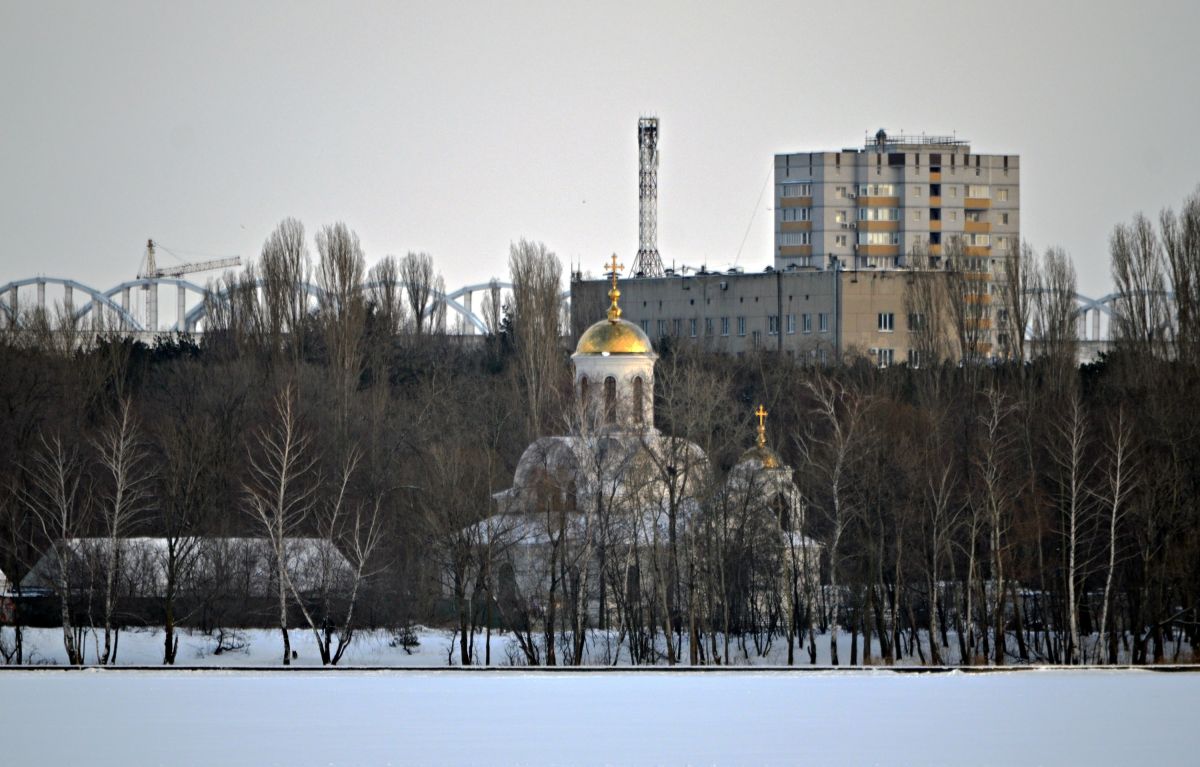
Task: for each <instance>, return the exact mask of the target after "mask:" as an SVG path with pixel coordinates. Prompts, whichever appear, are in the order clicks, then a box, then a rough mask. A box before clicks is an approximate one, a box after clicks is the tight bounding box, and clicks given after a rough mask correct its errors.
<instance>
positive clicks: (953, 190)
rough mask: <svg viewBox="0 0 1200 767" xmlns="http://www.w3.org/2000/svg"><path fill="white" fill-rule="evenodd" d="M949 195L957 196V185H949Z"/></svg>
mask: <svg viewBox="0 0 1200 767" xmlns="http://www.w3.org/2000/svg"><path fill="white" fill-rule="evenodd" d="M950 196H951V197H958V187H957V186H955V185H953V184H951V185H950Z"/></svg>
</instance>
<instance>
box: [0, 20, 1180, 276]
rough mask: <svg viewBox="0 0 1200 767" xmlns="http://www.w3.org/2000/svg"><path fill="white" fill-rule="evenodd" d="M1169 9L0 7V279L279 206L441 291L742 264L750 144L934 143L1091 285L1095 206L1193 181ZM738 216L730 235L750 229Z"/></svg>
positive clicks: (253, 221)
mask: <svg viewBox="0 0 1200 767" xmlns="http://www.w3.org/2000/svg"><path fill="white" fill-rule="evenodd" d="M1198 30H1200V2H1196V1H1195V0H1181V1H1180V2H1173V3H1166V2H1145V1H1143V2H1136V3H1131V2H1061V3H1051V2H1045V3H1036V2H1028V3H1026V2H995V1H993V2H986V3H984V2H979V3H976V2H971V1H970V0H953V1H952V2H923V3H908V2H898V1H897V0H891V1H890V2H874V1H872V0H858V1H857V2H839V3H834V2H822V3H812V2H797V1H796V0H792V1H791V2H782V3H754V2H739V3H730V4H727V5H726V4H717V3H698V2H691V3H687V2H679V3H665V2H663V3H659V2H648V1H646V0H643V1H642V2H630V3H618V2H589V3H573V2H562V1H561V0H560V1H559V2H547V3H478V4H476V3H465V2H454V3H438V2H426V3H399V2H393V3H349V2H338V3H324V4H317V3H296V2H288V3H267V2H255V3H249V2H236V3H222V2H204V3H195V4H185V3H179V2H161V0H158V1H157V2H147V3H132V2H104V3H80V4H71V5H63V4H59V3H48V2H18V0H0V116H2V119H0V135H2V137H3V138H2V140H0V230H2V235H0V236H2V240H0V242H2V244H0V283H3V282H7V281H8V280H10V279H15V278H20V277H27V276H32V275H34V274H38V273H41V274H46V275H51V276H70V277H75V278H76V279H79V280H82V281H84V282H86V283H89V284H91V285H93V286H94V287H98V288H106V287H109V286H111V285H113V284H115V283H117V282H119V281H121V280H124V279H128V278H131V277H132V276H133V275H134V273H135V271H136V269H137V266H138V262H139V260H140V258H141V253H142V244H143V243H144V241H145V239H146V238H147V237H149V236H152V237H154V238H155V239H157V240H159V241H161V242H162V243H164V244H166V245H167V246H168V247H170V248H172V249H173V250H176V251H190V252H194V253H201V254H213V255H223V254H233V253H237V254H241V255H242V256H243V257H247V256H250V257H252V256H256V255H257V254H258V252H259V250H260V248H261V245H262V241H263V239H264V238H265V237H266V236H267V234H268V233H269V231H270V230H271V229H272V227H274V225H275V224H276V223H277V222H278V221H279V220H280V219H281V218H283V217H285V216H295V217H297V218H299V219H301V220H302V221H303V222H304V223H305V224H306V226H307V227H308V229H309V232H310V235H311V233H313V232H315V231H316V229H317V228H318V227H319V226H320V225H322V224H325V223H330V222H333V221H336V220H344V221H346V222H347V223H348V224H349V225H350V226H351V227H352V228H354V229H355V230H356V231H357V232H358V234H359V236H360V237H361V239H362V242H363V245H364V247H365V250H366V252H367V258H368V261H369V262H372V263H373V262H374V261H375V260H377V259H378V258H380V257H381V256H383V255H385V254H388V253H395V254H403V253H404V252H406V251H408V250H426V251H429V252H430V253H432V254H433V255H434V257H435V259H436V262H437V264H438V267H439V268H440V269H441V271H442V272H443V273H444V274H445V276H446V280H447V284H448V285H449V286H451V287H456V286H458V285H461V284H464V283H466V282H468V281H484V280H486V279H488V278H489V277H491V276H493V275H495V276H504V274H505V272H506V259H507V250H508V244H509V242H510V241H512V240H514V239H517V238H519V237H522V236H525V237H529V238H534V239H539V240H543V241H544V242H545V243H546V244H547V245H548V246H549V247H550V248H551V249H553V250H554V251H555V252H557V253H558V254H559V255H560V256H561V257H562V258H563V259H564V261H567V262H576V261H582V263H583V265H584V268H586V269H590V270H592V271H594V272H596V271H599V269H600V265H601V262H602V261H603V259H604V258H605V257H606V256H608V254H610V253H611V252H613V251H616V252H617V253H618V254H619V255H621V256H622V257H623V258H624V259H625V263H627V264H628V263H630V261H631V259H632V255H633V253H634V252H635V251H636V249H637V152H636V122H637V118H638V116H639V115H642V114H655V115H657V116H658V117H659V118H660V119H661V121H662V130H661V139H660V149H661V157H662V164H661V167H660V172H659V216H660V225H659V246H660V250H661V251H662V253H663V257H664V260H665V261H666V262H667V263H668V264H669V263H670V262H672V261H675V262H677V263H689V264H700V263H703V262H706V261H707V262H708V263H709V264H721V263H726V262H729V261H731V260H732V259H733V258H734V256H735V254H736V253H737V252H738V248H739V245H741V243H742V239H743V236H744V235H745V234H746V232H747V227H748V225H749V226H750V229H749V236H748V238H747V239H746V241H745V246H744V249H743V251H742V255H741V260H740V263H741V264H742V265H744V266H746V267H747V268H756V269H757V268H762V267H764V266H766V265H767V264H769V263H770V262H771V216H770V212H769V210H768V207H769V206H770V204H771V195H770V193H769V192H768V193H767V194H766V195H764V196H763V198H762V200H761V202H759V203H758V205H757V208H758V210H757V212H756V210H755V207H756V201H758V199H759V194H760V192H761V191H762V188H763V184H764V181H765V180H766V179H767V175H768V173H769V172H770V168H771V163H772V156H773V155H774V154H775V153H776V152H781V151H799V150H821V149H832V148H839V147H843V146H854V145H857V144H859V143H861V141H862V139H863V135H864V132H866V131H871V132H873V131H874V130H875V129H877V128H879V127H885V128H887V129H889V130H892V131H897V130H901V129H903V130H904V131H906V132H920V131H926V132H928V133H943V132H944V133H949V132H951V131H957V133H958V135H959V137H962V138H967V139H969V140H971V142H972V144H973V148H974V149H975V150H976V151H980V152H996V153H998V152H1005V153H1016V154H1020V155H1021V162H1022V169H1021V181H1022V185H1023V193H1022V194H1023V197H1022V206H1021V213H1022V221H1023V232H1022V233H1023V235H1024V236H1025V237H1026V238H1027V239H1029V240H1030V241H1031V242H1033V243H1034V244H1035V246H1037V247H1038V248H1044V247H1046V246H1048V245H1062V246H1063V247H1065V248H1067V249H1068V251H1069V252H1070V253H1071V254H1072V256H1073V257H1074V259H1075V263H1076V266H1077V269H1078V271H1079V274H1080V285H1081V288H1082V289H1083V290H1084V291H1085V292H1091V293H1093V294H1098V293H1101V292H1104V291H1106V290H1107V289H1108V285H1109V279H1108V265H1107V256H1106V244H1107V239H1108V234H1109V232H1110V230H1111V228H1112V226H1113V225H1114V224H1115V223H1117V222H1119V221H1124V220H1127V219H1128V218H1129V217H1130V216H1131V215H1132V214H1133V212H1134V211H1137V210H1145V211H1148V212H1157V211H1158V210H1159V209H1160V208H1161V207H1163V206H1164V205H1178V203H1179V201H1180V200H1181V199H1182V198H1183V197H1184V196H1185V195H1186V194H1187V193H1189V192H1190V191H1191V190H1193V189H1194V188H1195V187H1196V185H1197V183H1200V139H1197V138H1196V129H1197V126H1200V98H1198V97H1197V93H1198V92H1200V77H1198V75H1200V64H1198V63H1197V56H1196V49H1197V45H1198V43H1200V31H1198ZM751 220H753V224H752V225H751Z"/></svg>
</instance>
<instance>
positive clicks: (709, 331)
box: [704, 317, 713, 336]
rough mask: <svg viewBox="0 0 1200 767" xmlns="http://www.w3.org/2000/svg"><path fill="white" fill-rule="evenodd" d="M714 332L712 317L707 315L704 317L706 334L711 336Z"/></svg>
mask: <svg viewBox="0 0 1200 767" xmlns="http://www.w3.org/2000/svg"><path fill="white" fill-rule="evenodd" d="M712 334H713V321H712V317H705V318H704V335H706V336H711V335H712Z"/></svg>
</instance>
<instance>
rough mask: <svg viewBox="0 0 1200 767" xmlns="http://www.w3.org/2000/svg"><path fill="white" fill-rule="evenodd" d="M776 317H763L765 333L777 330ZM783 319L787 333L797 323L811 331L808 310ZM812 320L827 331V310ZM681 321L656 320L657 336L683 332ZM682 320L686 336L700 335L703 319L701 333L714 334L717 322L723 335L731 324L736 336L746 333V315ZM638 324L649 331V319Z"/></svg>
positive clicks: (811, 317)
mask: <svg viewBox="0 0 1200 767" xmlns="http://www.w3.org/2000/svg"><path fill="white" fill-rule="evenodd" d="M779 319H780V317H779V315H777V314H772V315H769V316H768V317H767V333H768V334H770V335H777V334H778V333H779ZM797 319H798V320H799V324H797ZM731 320H732V323H731ZM783 320H784V327H785V330H784V332H785V333H787V334H788V335H791V334H793V333H796V332H797V327H799V328H800V330H799V332H801V333H812V332H813V315H812V314H799V315H796V314H785V315H784V316H783ZM816 320H817V322H816V330H817V332H818V333H828V332H829V314H828V313H826V312H821V313H819V314H817V315H816ZM684 322H685V320H682V319H674V320H659V321H658V328H657V330H658V335H659V337H664V336H668V335H673V336H682V335H684V332H683V329H684V325H683V323H684ZM686 322H687V335H688V336H690V337H691V338H699V337H700V329H701V322H703V323H704V324H703V329H704V335H705V336H714V335H716V334H717V333H716V328H717V323H718V322H719V323H720V328H721V335H723V336H728V335H731V328H732V327H736V328H737V335H739V336H744V335H746V318H745V317H705V318H703V319H701V318H699V317H692V318H691V319H688V320H686ZM640 324H641V326H642V332H643V333H645V334H646V335H650V330H651V328H650V320H642V321H641V323H640Z"/></svg>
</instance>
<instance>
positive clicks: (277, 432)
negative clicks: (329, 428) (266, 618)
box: [245, 384, 319, 666]
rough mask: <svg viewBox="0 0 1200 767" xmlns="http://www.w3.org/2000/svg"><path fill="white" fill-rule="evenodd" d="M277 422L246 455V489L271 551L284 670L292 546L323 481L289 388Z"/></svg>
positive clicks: (278, 405)
mask: <svg viewBox="0 0 1200 767" xmlns="http://www.w3.org/2000/svg"><path fill="white" fill-rule="evenodd" d="M273 410H274V412H273V413H272V416H273V420H272V422H271V424H270V425H269V426H266V427H264V428H262V429H259V430H258V432H257V433H256V435H255V437H254V444H253V445H252V447H251V449H250V450H248V451H247V457H248V470H249V480H248V481H247V483H246V485H245V491H246V503H247V506H248V511H249V513H250V515H251V517H252V518H253V519H254V520H255V521H256V522H257V523H258V524H259V525H261V529H262V531H263V534H264V535H265V536H266V539H267V542H268V544H269V545H270V548H271V555H272V560H273V561H272V564H273V565H274V569H275V580H276V589H277V595H278V606H279V630H280V632H281V633H282V634H283V665H285V666H287V665H290V664H291V662H292V643H291V639H290V637H289V635H288V595H289V587H288V583H289V580H288V579H289V573H288V559H289V551H288V542H289V539H290V538H292V537H294V536H295V535H296V533H297V532H298V531H299V530H301V529H302V528H303V526H304V524H305V523H306V522H307V520H308V518H309V515H310V514H311V513H312V511H313V507H314V506H315V505H316V503H317V497H316V493H317V489H318V487H319V482H318V481H316V477H314V476H313V473H314V470H315V466H316V457H315V456H314V455H313V451H312V449H311V444H310V439H309V438H308V436H307V435H305V434H304V433H303V431H302V427H301V424H300V414H299V412H298V411H299V408H298V406H297V403H296V391H295V387H294V386H293V385H292V384H287V385H285V386H284V388H283V389H282V390H281V391H280V392H279V393H278V394H277V395H276V397H275V402H274V408H273Z"/></svg>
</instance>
